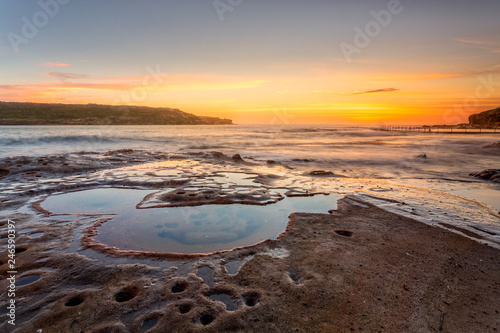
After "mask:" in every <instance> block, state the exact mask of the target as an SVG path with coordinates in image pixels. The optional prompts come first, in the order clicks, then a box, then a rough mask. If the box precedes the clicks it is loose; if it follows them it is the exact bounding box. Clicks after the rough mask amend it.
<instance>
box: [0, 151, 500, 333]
mask: <svg viewBox="0 0 500 333" xmlns="http://www.w3.org/2000/svg"><path fill="white" fill-rule="evenodd" d="M188 156H190V157H191V159H186V158H187V157H188ZM22 159H23V157H19V158H17V159H15V162H14V164H13V165H21V167H16V168H19V169H18V170H17V171H14V170H10V172H9V173H8V174H3V175H2V176H1V177H0V182H4V181H5V180H9V181H10V182H18V183H19V184H23V182H25V184H26V185H28V184H29V186H24V185H17V187H16V186H13V187H12V189H8V191H9V193H11V194H10V195H8V197H9V198H10V199H9V200H7V201H6V200H5V197H4V198H3V199H2V202H1V206H0V207H1V209H2V210H1V211H0V214H1V215H3V217H2V219H1V220H0V223H1V224H2V226H5V225H6V223H7V219H12V220H14V221H16V223H17V228H18V229H17V230H18V232H19V237H18V239H17V244H16V246H17V247H18V248H19V249H20V250H23V251H20V252H19V253H17V254H16V262H17V265H18V266H17V270H18V272H19V276H18V278H19V277H23V276H30V275H31V276H33V275H36V276H39V279H38V280H37V281H35V282H33V283H29V284H26V285H24V286H19V287H18V289H17V295H16V299H17V300H18V311H19V312H18V314H17V315H18V322H17V324H18V325H16V328H17V330H16V332H31V331H33V330H36V329H42V330H43V331H44V332H45V331H48V332H52V331H54V332H58V331H61V332H62V331H85V332H87V331H89V332H94V333H97V332H104V331H113V332H136V331H139V330H140V328H141V326H142V325H143V324H144V322H146V321H148V320H149V319H151V320H152V321H150V323H151V322H154V325H153V326H154V327H153V328H152V329H151V330H149V331H148V332H164V331H168V330H177V331H183V332H221V331H228V332H231V331H235V332H237V331H259V332H277V331H278V332H279V331H297V332H308V331H311V330H313V331H315V332H331V331H338V332H344V331H352V330H354V331H358V330H360V329H362V330H363V331H370V332H372V331H373V332H377V331H381V332H401V331H415V332H416V331H419V332H420V331H442V332H459V331H481V332H483V331H484V332H486V331H494V330H495V329H496V330H500V319H499V318H500V316H499V315H498V311H500V308H499V307H498V304H500V281H498V276H500V249H497V248H494V247H491V246H488V245H485V244H480V243H479V242H478V241H476V240H473V239H474V236H477V235H479V236H481V237H487V236H488V232H490V231H488V230H475V234H474V235H472V237H471V238H468V237H465V236H466V235H467V232H474V229H471V228H467V229H463V230H459V229H457V227H456V226H455V225H452V226H451V227H449V228H447V229H445V227H446V220H442V221H441V222H442V223H441V225H438V224H436V225H435V226H433V225H428V224H425V223H422V222H420V221H417V220H415V219H413V218H410V217H411V216H414V217H416V218H419V216H418V215H414V213H415V212H416V213H418V214H423V210H422V211H421V210H420V208H419V207H417V206H415V203H417V205H418V201H415V202H413V201H411V199H410V198H407V199H405V201H406V202H407V203H406V204H405V205H403V206H400V203H401V200H402V198H404V197H399V196H398V195H399V194H398V193H399V192H397V190H398V189H397V188H392V189H390V190H389V187H388V186H387V185H385V184H386V183H385V182H383V181H381V180H379V183H377V181H376V180H373V181H372V182H371V183H370V182H369V181H368V180H365V181H364V184H365V185H367V188H366V189H360V191H362V192H360V195H352V194H349V193H347V192H345V190H344V195H345V197H344V198H343V199H340V200H339V201H338V208H337V210H332V211H330V213H329V214H328V213H327V212H325V214H313V213H294V214H292V215H291V216H290V220H289V222H288V224H287V226H286V230H285V231H283V232H282V233H281V234H280V235H279V236H278V238H277V239H275V240H268V241H264V242H261V243H258V244H255V245H253V246H249V247H245V248H241V249H234V250H230V251H225V252H224V253H214V254H208V255H203V256H201V257H196V258H185V257H184V258H166V259H161V258H144V257H141V256H114V255H109V254H105V253H101V252H99V251H95V250H92V249H91V248H89V247H88V246H87V245H88V244H85V242H83V243H82V242H81V238H82V237H83V236H84V233H85V232H86V231H87V232H92V226H93V225H94V221H95V220H96V218H98V217H96V216H92V215H89V214H73V215H71V214H70V215H57V214H52V215H51V214H50V212H48V211H47V212H43V211H42V212H41V213H36V211H33V210H31V209H30V208H29V207H30V205H31V204H34V205H35V206H36V204H37V201H38V200H39V198H40V197H41V196H46V195H53V194H57V193H62V192H65V191H68V190H73V191H74V190H86V189H91V188H101V187H119V188H124V187H125V188H148V189H155V188H156V189H158V188H164V187H174V188H175V187H176V186H180V185H181V184H185V183H184V182H185V181H186V180H190V179H199V178H193V177H199V175H206V176H205V177H207V178H209V176H210V175H213V174H214V172H217V170H218V172H221V171H222V170H224V172H239V173H243V174H254V175H259V176H258V177H257V178H256V179H258V180H259V182H260V184H265V186H268V187H279V188H285V189H286V188H294V190H293V192H290V194H292V195H295V194H303V195H304V191H303V190H299V189H300V188H303V189H308V191H311V190H313V189H312V188H308V187H307V186H308V184H309V185H310V184H315V189H314V190H313V191H314V192H313V193H321V186H320V185H321V184H323V183H325V184H333V185H330V186H333V187H330V191H332V190H334V189H335V188H336V189H337V190H339V191H340V190H341V189H342V187H343V186H351V187H356V186H359V185H356V184H359V181H358V182H356V180H354V179H352V180H349V179H342V178H338V179H337V178H336V177H335V176H329V177H326V178H325V177H320V176H314V173H311V174H308V175H307V176H306V175H303V176H300V177H299V176H297V175H299V174H301V173H300V172H299V171H291V170H290V169H287V168H286V166H266V165H262V164H260V163H257V162H254V161H245V160H243V159H241V157H240V158H239V159H237V158H231V157H229V156H225V155H224V154H221V153H217V154H209V153H204V154H198V155H180V154H166V153H149V152H138V151H132V150H122V151H115V152H110V153H109V154H108V155H104V156H102V154H101V155H96V156H86V155H72V157H69V155H68V156H67V157H64V156H59V157H50V156H45V157H43V158H41V159H40V163H38V164H37V167H36V170H34V169H33V168H31V169H29V166H30V165H32V164H31V162H28V161H30V159H29V158H25V159H26V160H25V162H23V163H21V162H22ZM34 159H35V160H38V159H39V157H35V158H34ZM23 161H24V160H23ZM47 161H49V162H50V163H48V164H46V165H44V163H46V162H47ZM23 168H25V169H23ZM23 170H24V171H23ZM257 170H258V172H257ZM174 171H175V172H174ZM290 173H293V174H295V175H296V176H294V177H295V178H293V177H292V179H293V182H290V180H288V179H287V177H290ZM155 174H156V175H157V176H156V177H152V176H153V175H155ZM162 175H163V176H162ZM165 175H168V176H165ZM197 175H198V176H197ZM271 175H273V176H272V177H271ZM168 177H170V178H168ZM297 177H298V178H297ZM198 182H199V180H198ZM291 184H294V185H293V187H291ZM335 184H337V185H335ZM349 184H350V185H349ZM376 184H378V185H376ZM184 186H185V185H184ZM322 186H323V185H322ZM325 186H326V185H325ZM16 188H18V189H17V190H16ZM30 188H31V189H30ZM35 188H38V189H37V190H36V191H35ZM370 189H372V190H373V191H370ZM414 189H415V188H414ZM375 190H376V191H375ZM363 191H365V192H363ZM413 191H416V190H413ZM417 192H418V191H417ZM15 193H18V194H19V195H16V194H15ZM305 193H306V194H309V193H311V192H305ZM363 193H368V194H369V193H372V195H373V196H375V197H377V198H378V199H379V200H385V201H383V202H385V204H384V205H390V204H391V201H390V200H393V199H395V200H393V201H394V202H393V203H392V204H394V207H396V208H397V207H402V208H404V209H407V208H410V207H416V208H417V209H416V210H411V209H410V210H409V213H408V216H409V217H405V216H403V215H401V212H400V213H399V214H396V213H394V212H391V211H390V209H389V210H388V208H390V206H384V205H382V206H380V207H377V206H378V205H377V206H375V205H373V204H371V203H370V200H366V198H368V196H364V194H363ZM422 193H423V194H422V198H424V197H425V193H433V192H432V191H431V190H427V192H422ZM436 193H437V192H436ZM427 196H429V195H428V194H427ZM384 198H385V199H384ZM391 198H392V199H391ZM415 198H416V199H415V200H418V198H419V196H418V195H417V196H416V197H415ZM427 199H428V198H427ZM440 199H441V200H443V199H444V197H441V198H440ZM449 200H451V199H449ZM380 202H382V201H380ZM453 202H454V201H450V202H449V203H447V201H446V200H445V201H444V202H443V205H447V204H450V205H453ZM420 204H421V205H422V208H423V209H426V208H427V207H428V205H430V203H429V202H427V203H426V202H424V201H420ZM38 206H40V208H43V202H42V204H41V205H40V204H38ZM38 206H37V207H38ZM405 206H406V207H407V208H405ZM443 207H445V206H443ZM398 209H399V208H398ZM467 214H468V213H467ZM423 216H424V215H421V216H420V218H422V217H423ZM441 216H442V217H443V218H444V215H441ZM497 219H498V218H497ZM453 227H455V229H456V230H454V229H453ZM23 230H27V231H23ZM471 230H472V231H471ZM452 231H453V232H452ZM36 233H42V235H41V236H37V237H36V238H30V235H32V234H36ZM464 233H465V236H464ZM490 233H491V232H490ZM1 236H2V237H3V238H2V240H1V241H2V245H4V243H5V241H6V238H5V236H6V234H5V233H3V234H2V235H1ZM497 236H498V235H496V234H495V237H497ZM3 248H4V251H3V252H2V258H3V257H5V256H6V252H5V249H6V247H5V246H4V247H3ZM234 267H237V268H236V269H234ZM0 269H1V271H2V274H4V273H5V272H6V271H7V270H6V269H7V267H6V261H4V260H2V265H1V266H0ZM207 271H208V273H207ZM5 283H6V281H5V280H2V281H0V287H1V288H3V290H5V288H4V287H6V286H5ZM124 295H125V296H126V297H125V296H124ZM210 295H219V296H217V297H222V298H221V299H223V300H225V302H226V304H225V303H221V302H217V301H214V300H211V298H210V297H212V296H210ZM220 295H223V296H224V295H226V296H224V297H223V296H220ZM214 297H215V296H214ZM228 299H229V300H230V301H228ZM1 301H2V303H0V312H2V311H4V309H5V308H4V306H5V304H6V303H5V299H4V298H3V297H2V300H1ZM233 307H236V308H235V309H234V308H233ZM187 309H188V310H187ZM6 318H7V317H6V316H5V314H4V313H3V312H2V317H1V319H0V322H1V324H0V327H1V328H2V329H5V330H7V332H12V330H8V329H10V326H8V324H7V323H6V321H4V320H5V319H6ZM153 319H154V320H153Z"/></svg>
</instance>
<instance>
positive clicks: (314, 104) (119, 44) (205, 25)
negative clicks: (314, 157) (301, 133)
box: [0, 0, 500, 124]
mask: <svg viewBox="0 0 500 333" xmlns="http://www.w3.org/2000/svg"><path fill="white" fill-rule="evenodd" d="M91 2H92V1H91ZM193 4H195V5H193ZM193 4H192V5H191V7H189V6H187V5H186V8H182V7H181V6H184V5H179V4H175V3H174V2H170V1H167V2H165V3H164V4H162V5H161V6H163V10H165V11H164V12H163V14H161V15H160V14H158V13H157V12H158V11H159V8H156V7H155V6H160V5H149V7H151V8H145V6H146V5H142V7H141V5H138V4H136V3H133V2H130V3H129V5H128V6H125V7H124V9H123V10H121V11H119V12H116V8H113V6H112V5H110V4H108V5H105V6H104V7H103V10H102V12H100V13H95V16H94V17H93V19H95V26H94V25H93V26H92V27H88V28H87V29H85V30H82V29H79V28H78V24H77V23H78V22H83V21H84V18H85V13H86V11H88V12H89V13H90V10H91V5H90V4H87V5H85V4H82V3H79V4H76V3H75V4H68V5H66V7H61V8H60V12H59V13H58V15H57V16H56V17H54V19H53V20H52V21H50V22H48V24H47V25H46V26H43V27H40V28H39V32H38V33H37V35H36V36H34V37H30V38H28V39H26V40H27V41H28V42H26V43H21V44H17V45H16V44H15V43H14V44H13V42H12V40H9V38H7V39H4V40H3V41H2V42H1V44H0V56H1V57H2V60H3V61H2V62H1V63H0V70H1V72H2V73H3V75H2V76H1V77H0V100H3V101H28V102H57V103H99V104H126V105H145V106H164V107H173V108H179V109H181V110H183V111H186V112H190V113H194V114H197V115H205V116H217V117H225V118H231V119H233V121H234V122H235V123H240V124H250V123H261V124H273V123H279V124H314V123H315V124H317V123H322V124H368V123H376V124H443V123H448V124H450V123H461V122H466V121H467V118H468V116H469V115H470V114H473V113H477V112H481V111H484V110H488V109H492V108H495V107H498V106H500V64H499V61H498V59H499V55H500V41H499V40H498V35H499V32H500V25H499V23H498V14H499V13H500V6H498V5H497V4H493V2H492V3H491V4H488V5H486V4H484V5H481V6H480V5H477V4H476V5H474V7H472V6H469V5H468V4H466V3H465V2H464V3H462V2H460V5H457V2H451V1H449V2H447V1H443V2H442V3H441V4H440V5H435V6H434V7H433V11H426V10H427V9H429V8H430V6H431V5H429V4H426V3H425V2H424V3H410V2H409V1H406V2H405V1H401V2H400V5H399V7H397V10H396V9H394V12H392V14H391V19H390V20H389V21H387V22H385V23H384V25H385V26H384V25H383V24H381V23H377V21H376V16H374V15H375V14H373V13H376V14H377V13H378V14H377V15H378V16H380V15H382V16H380V17H383V15H384V13H389V10H390V8H389V7H388V2H387V1H378V0H377V1H374V2H372V3H370V4H359V3H358V4H345V3H343V2H341V1H334V2H331V3H330V2H321V3H318V4H316V5H314V6H312V5H310V4H309V5H307V2H305V1H304V2H301V1H295V2H291V3H290V2H289V3H288V5H287V4H286V3H285V2H283V1H277V2H276V3H275V4H272V5H269V4H268V5H265V3H264V2H260V1H257V2H256V3H252V4H250V3H245V4H242V5H241V6H238V8H234V11H230V12H229V11H228V12H225V13H223V14H224V15H227V16H224V15H223V16H222V17H223V18H224V20H221V16H220V15H218V14H220V13H217V11H216V10H215V9H214V8H211V7H210V5H208V7H207V4H205V3H203V4H202V2H198V1H195V2H193ZM9 6H10V8H7V9H10V10H11V12H9V11H8V10H6V11H4V12H3V13H2V14H1V15H3V16H4V17H2V19H4V23H3V25H1V26H0V32H1V33H2V34H4V35H6V36H9V33H11V34H12V33H15V34H17V36H21V37H22V36H23V35H22V32H23V30H22V29H23V26H22V21H21V20H20V19H19V18H20V17H23V16H22V15H26V16H25V17H28V18H29V17H30V15H29V14H30V13H36V12H37V11H40V10H41V9H40V8H38V7H37V5H36V3H35V4H31V5H28V4H19V3H12V4H9ZM145 11H147V13H145ZM176 11H177V12H176ZM7 13H10V14H11V15H10V16H9V17H7V16H6V15H7ZM179 13H183V14H184V15H185V16H183V17H180V16H179V15H180V14H179ZM112 14H113V15H112ZM131 15H132V16H134V15H135V17H136V20H137V22H135V23H134V22H130V21H129V20H127V18H128V17H129V16H131ZM162 15H166V16H169V15H170V19H171V20H170V21H168V22H165V21H164V20H163V19H166V17H163V16H162ZM155 17H156V19H155ZM257 18H258V20H257ZM298 18H300V19H301V20H302V21H301V25H300V26H297V19H298ZM488 18H491V20H488ZM457 20H459V21H457ZM141 22H143V23H144V24H143V25H141V24H142V23H141ZM370 24H371V27H372V28H373V29H376V30H375V31H374V32H372V33H370V34H371V37H370V36H368V35H367V33H368V32H369V30H366V29H369V28H367V27H369V26H370ZM377 25H378V27H377ZM92 29H95V30H94V31H93V30H92ZM359 31H364V33H365V38H366V36H368V39H369V43H368V45H361V44H360V43H359V38H361V37H359ZM10 36H12V35H10ZM75 37H78V39H77V40H75ZM346 45H347V47H348V48H347V50H350V49H349V47H355V48H356V49H357V51H356V52H352V53H346ZM16 48H17V49H16Z"/></svg>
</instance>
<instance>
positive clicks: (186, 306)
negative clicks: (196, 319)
mask: <svg viewBox="0 0 500 333" xmlns="http://www.w3.org/2000/svg"><path fill="white" fill-rule="evenodd" d="M189 311H191V304H181V305H179V312H180V313H188V312H189Z"/></svg>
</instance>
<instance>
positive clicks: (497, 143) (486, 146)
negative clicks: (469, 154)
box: [483, 141, 500, 149]
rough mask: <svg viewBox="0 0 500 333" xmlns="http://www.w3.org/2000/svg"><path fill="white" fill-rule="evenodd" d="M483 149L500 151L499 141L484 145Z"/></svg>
mask: <svg viewBox="0 0 500 333" xmlns="http://www.w3.org/2000/svg"><path fill="white" fill-rule="evenodd" d="M483 148H496V149H500V141H497V142H493V143H489V144H487V145H484V146H483Z"/></svg>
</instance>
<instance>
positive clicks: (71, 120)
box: [0, 102, 233, 125]
mask: <svg viewBox="0 0 500 333" xmlns="http://www.w3.org/2000/svg"><path fill="white" fill-rule="evenodd" d="M232 123H233V122H232V120H231V119H221V118H217V117H202V116H196V115H194V114H191V113H187V112H184V111H181V110H179V109H172V108H153V107H147V106H129V105H118V106H115V105H101V104H54V103H50V104H48V103H17V102H0V125H231V124H232Z"/></svg>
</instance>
